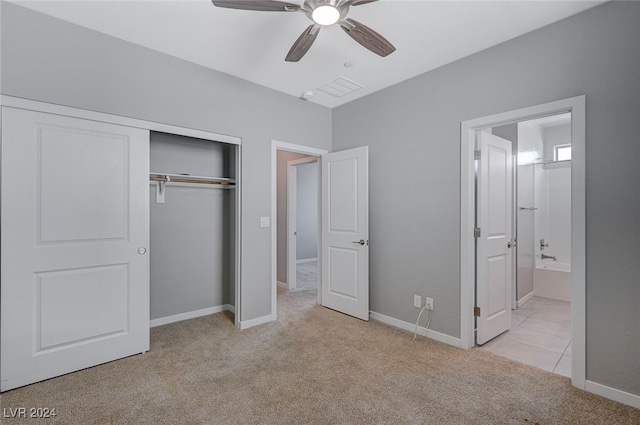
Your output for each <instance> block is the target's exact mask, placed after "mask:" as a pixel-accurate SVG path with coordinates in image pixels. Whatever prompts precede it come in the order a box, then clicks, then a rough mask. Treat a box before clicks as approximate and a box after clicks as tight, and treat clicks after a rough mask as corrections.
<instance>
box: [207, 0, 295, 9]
mask: <svg viewBox="0 0 640 425" xmlns="http://www.w3.org/2000/svg"><path fill="white" fill-rule="evenodd" d="M211 2H212V3H213V5H214V6H217V7H226V8H228V9H241V10H258V11H261V12H293V11H296V10H298V9H300V6H298V5H297V4H291V3H282V2H279V1H275V0H211Z"/></svg>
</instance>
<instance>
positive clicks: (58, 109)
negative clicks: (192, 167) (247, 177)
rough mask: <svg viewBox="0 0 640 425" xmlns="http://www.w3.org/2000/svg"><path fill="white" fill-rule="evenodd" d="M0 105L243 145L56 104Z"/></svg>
mask: <svg viewBox="0 0 640 425" xmlns="http://www.w3.org/2000/svg"><path fill="white" fill-rule="evenodd" d="M0 103H1V104H2V105H4V106H11V107H14V108H18V109H28V110H30V111H37V112H46V113H49V114H55V115H65V116H68V117H74V118H84V119H88V120H92V121H100V122H106V123H110V124H118V125H124V126H127V127H134V128H141V129H143V130H151V131H159V132H163V133H170V134H177V135H180V136H187V137H196V138H198V139H205V140H212V141H214V142H223V143H230V144H232V145H240V144H242V139H241V138H240V137H236V136H229V135H227V134H219V133H212V132H210V131H203V130H196V129H192V128H187V127H179V126H177V125H172V124H163V123H159V122H154V121H146V120H141V119H138V118H129V117H125V116H122V115H113V114H106V113H103V112H96V111H89V110H86V109H79V108H73V107H70V106H63V105H56V104H54V103H46V102H40V101H36V100H29V99H23V98H20V97H14V96H7V95H2V97H0Z"/></svg>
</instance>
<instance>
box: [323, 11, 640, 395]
mask: <svg viewBox="0 0 640 425" xmlns="http://www.w3.org/2000/svg"><path fill="white" fill-rule="evenodd" d="M638 22H640V3H638V2H610V3H606V4H604V5H602V6H598V7H596V8H593V9H590V10H588V11H586V12H584V13H581V14H579V15H576V16H574V17H571V18H569V19H566V20H564V21H561V22H559V23H556V24H553V25H550V26H547V27H545V28H542V29H540V30H538V31H535V32H533V33H530V34H527V35H524V36H522V37H519V38H516V39H514V40H511V41H509V42H506V43H503V44H501V45H498V46H496V47H494V48H491V49H488V50H485V51H483V52H480V53H478V54H475V55H472V56H469V57H467V58H465V59H462V60H460V61H457V62H454V63H452V64H449V65H447V66H444V67H441V68H439V69H436V70H434V71H431V72H429V73H426V74H423V75H420V76H418V77H415V78H413V79H411V80H408V81H406V82H403V83H400V84H397V85H396V86H394V87H391V88H389V89H387V90H383V91H380V92H377V93H374V94H372V95H369V96H367V97H365V98H362V99H358V100H356V101H354V102H351V103H349V104H346V105H344V106H341V107H338V108H335V109H333V150H340V149H346V148H350V147H354V146H361V145H369V149H370V150H369V155H370V187H371V188H372V190H371V194H370V203H371V210H370V215H371V226H370V229H371V266H370V273H371V274H370V275H371V283H370V286H371V293H370V302H371V309H372V310H374V311H376V312H379V313H382V314H385V315H388V316H391V317H394V318H398V319H400V320H404V321H407V322H409V323H411V322H413V321H414V320H415V314H416V312H415V309H414V308H413V307H412V295H413V294H421V295H427V296H430V297H433V298H434V302H435V310H434V314H433V320H432V322H431V328H432V329H434V330H435V331H438V332H442V333H445V334H447V335H452V336H456V337H459V336H460V311H459V310H460V307H459V306H460V279H459V268H460V264H459V257H460V244H459V237H460V232H459V208H460V203H459V202H460V201H459V198H460V165H459V164H460V122H461V121H464V120H469V119H473V118H478V117H482V116H486V115H490V114H495V113H499V112H504V111H509V110H513V109H517V108H522V107H526V106H531V105H536V104H541V103H545V102H549V101H553V100H557V99H563V98H568V97H572V96H577V95H583V94H584V95H586V102H587V105H586V114H587V115H586V120H587V123H586V125H587V128H586V137H587V139H586V173H587V176H586V192H587V193H586V199H587V201H586V202H587V205H586V208H587V210H586V214H587V216H586V220H587V229H586V240H587V246H586V252H587V257H586V260H587V270H586V273H587V275H586V278H587V282H586V285H587V287H586V290H587V294H586V299H587V306H586V311H587V317H586V324H587V353H586V354H587V355H586V357H587V379H588V380H591V381H594V382H598V383H601V384H603V385H607V386H610V387H613V388H618V389H621V390H623V391H627V392H630V393H632V394H638V395H640V309H639V308H638V300H640V285H639V284H638V276H640V261H638V259H639V258H640V244H639V243H638V241H639V240H640V221H638V211H639V210H640V190H638V182H639V181H640V167H638V165H637V161H638V158H640V143H638V134H640V120H639V119H638V117H639V116H640V43H639V42H638V40H640V25H638Z"/></svg>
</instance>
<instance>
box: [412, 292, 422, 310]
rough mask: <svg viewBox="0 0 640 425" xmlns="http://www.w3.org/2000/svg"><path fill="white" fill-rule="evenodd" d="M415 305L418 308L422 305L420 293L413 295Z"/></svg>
mask: <svg viewBox="0 0 640 425" xmlns="http://www.w3.org/2000/svg"><path fill="white" fill-rule="evenodd" d="M413 306H414V307H417V308H420V307H422V297H421V296H420V295H414V296H413Z"/></svg>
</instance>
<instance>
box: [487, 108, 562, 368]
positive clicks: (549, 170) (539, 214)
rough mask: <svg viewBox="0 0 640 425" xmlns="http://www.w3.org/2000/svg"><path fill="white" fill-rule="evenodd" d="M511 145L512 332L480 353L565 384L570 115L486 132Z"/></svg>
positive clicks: (508, 331)
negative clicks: (561, 378) (542, 372)
mask: <svg viewBox="0 0 640 425" xmlns="http://www.w3.org/2000/svg"><path fill="white" fill-rule="evenodd" d="M491 132H492V134H494V135H496V136H499V137H501V138H503V139H506V140H509V141H511V143H512V152H513V157H514V158H513V164H514V167H513V181H514V184H513V200H514V202H513V205H514V207H513V235H514V240H515V241H516V242H517V243H516V246H515V248H516V251H515V255H514V256H513V257H514V258H513V262H514V263H515V264H514V268H513V270H514V275H513V287H512V311H511V327H510V329H509V330H507V331H506V332H504V333H502V334H501V335H499V336H497V337H496V338H494V339H492V340H491V341H489V342H487V343H486V344H484V345H482V349H484V350H488V351H491V352H493V353H496V354H499V355H502V356H505V357H509V358H511V359H513V360H517V361H520V362H523V363H527V364H529V365H531V366H535V367H539V368H541V369H545V370H547V371H550V372H554V373H557V374H560V375H564V376H567V377H570V376H571V113H570V112H564V113H561V114H556V115H551V116H545V117H541V118H535V119H530V120H525V121H520V122H516V123H511V124H508V125H503V126H497V127H493V128H491Z"/></svg>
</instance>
